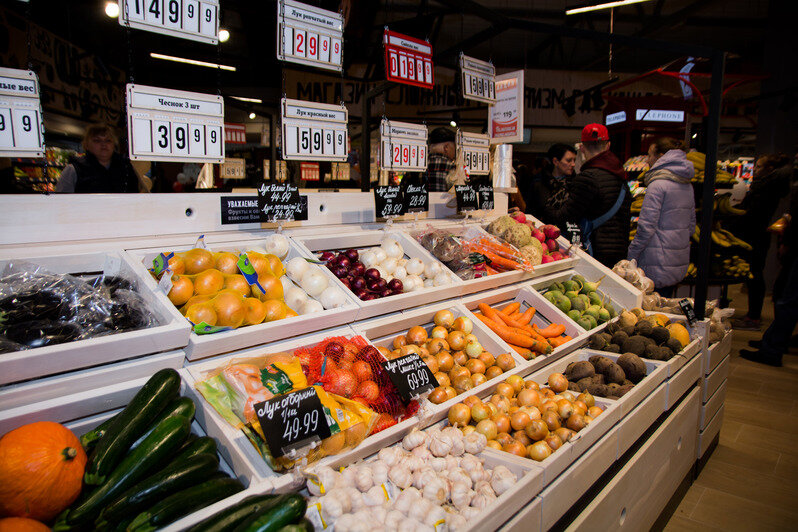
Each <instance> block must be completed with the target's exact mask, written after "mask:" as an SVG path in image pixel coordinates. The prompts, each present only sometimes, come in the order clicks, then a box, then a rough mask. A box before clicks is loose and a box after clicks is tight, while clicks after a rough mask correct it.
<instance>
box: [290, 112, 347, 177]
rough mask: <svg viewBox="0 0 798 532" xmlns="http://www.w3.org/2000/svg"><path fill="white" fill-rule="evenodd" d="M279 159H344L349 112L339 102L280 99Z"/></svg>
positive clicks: (345, 155) (345, 156)
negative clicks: (281, 156)
mask: <svg viewBox="0 0 798 532" xmlns="http://www.w3.org/2000/svg"><path fill="white" fill-rule="evenodd" d="M280 110H281V114H282V124H283V127H282V138H283V146H282V148H283V159H285V160H301V161H339V162H343V161H346V158H347V155H348V152H347V149H346V147H347V145H348V140H349V132H348V130H347V121H348V119H349V111H347V109H346V107H344V106H340V105H329V104H324V103H314V102H305V101H302V100H291V99H288V98H283V99H282V101H281V103H280Z"/></svg>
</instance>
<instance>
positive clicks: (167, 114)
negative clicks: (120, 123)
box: [127, 83, 224, 163]
mask: <svg viewBox="0 0 798 532" xmlns="http://www.w3.org/2000/svg"><path fill="white" fill-rule="evenodd" d="M127 127H128V138H129V139H130V141H129V142H128V144H129V145H130V158H131V159H132V160H134V161H135V160H142V159H143V160H145V161H173V162H177V161H180V162H196V163H221V162H224V100H223V99H222V97H221V96H213V95H210V94H201V93H198V92H185V91H175V90H170V89H162V88H158V87H146V86H144V85H134V84H131V83H129V84H128V85H127Z"/></svg>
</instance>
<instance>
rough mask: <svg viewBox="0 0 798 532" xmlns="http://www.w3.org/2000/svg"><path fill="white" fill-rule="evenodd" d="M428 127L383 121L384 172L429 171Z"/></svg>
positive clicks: (382, 157)
mask: <svg viewBox="0 0 798 532" xmlns="http://www.w3.org/2000/svg"><path fill="white" fill-rule="evenodd" d="M427 135H428V131H427V126H423V125H419V124H411V123H409V122H392V121H390V120H387V119H383V121H382V123H381V124H380V152H381V155H380V161H381V163H380V165H381V166H382V168H383V170H401V171H407V172H424V171H425V170H426V169H427Z"/></svg>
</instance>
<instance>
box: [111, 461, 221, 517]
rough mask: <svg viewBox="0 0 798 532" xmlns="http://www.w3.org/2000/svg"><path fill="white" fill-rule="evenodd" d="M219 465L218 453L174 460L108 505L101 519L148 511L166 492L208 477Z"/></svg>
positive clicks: (174, 491) (171, 491)
mask: <svg viewBox="0 0 798 532" xmlns="http://www.w3.org/2000/svg"><path fill="white" fill-rule="evenodd" d="M218 468H219V458H218V457H217V456H216V455H215V454H200V455H197V456H195V457H193V458H192V459H191V460H185V461H181V462H173V463H172V464H170V465H169V466H167V467H166V468H165V469H163V470H162V471H159V472H157V473H155V474H154V475H151V476H149V477H147V478H145V479H144V480H142V481H141V482H139V483H138V484H136V485H135V486H133V487H132V488H130V489H129V490H127V491H126V492H124V493H123V494H122V495H120V496H119V497H117V498H116V499H115V500H114V501H113V502H111V503H110V504H108V505H107V506H106V507H105V509H104V510H103V511H102V514H101V515H100V519H102V520H107V521H116V520H120V519H122V518H123V517H125V516H127V515H131V514H135V513H138V512H140V511H142V510H146V509H147V508H148V507H150V506H152V505H153V504H155V503H156V502H158V501H159V500H161V499H163V498H164V497H165V496H167V495H171V494H173V493H177V492H178V491H180V490H183V489H185V488H188V487H190V486H194V485H196V484H198V483H200V482H203V481H205V480H208V478H209V476H210V475H212V474H213V473H215V472H216V471H217V469H218Z"/></svg>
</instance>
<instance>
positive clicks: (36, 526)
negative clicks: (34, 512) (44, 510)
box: [0, 517, 50, 532]
mask: <svg viewBox="0 0 798 532" xmlns="http://www.w3.org/2000/svg"><path fill="white" fill-rule="evenodd" d="M0 532H50V527H48V526H47V525H45V524H42V523H40V522H38V521H36V520H34V519H27V518H25V517H5V518H3V519H0Z"/></svg>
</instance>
